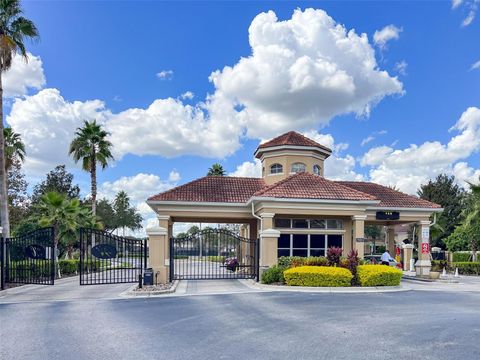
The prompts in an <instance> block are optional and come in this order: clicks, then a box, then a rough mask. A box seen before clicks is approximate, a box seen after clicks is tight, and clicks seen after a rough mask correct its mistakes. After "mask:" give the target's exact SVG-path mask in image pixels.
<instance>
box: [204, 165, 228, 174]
mask: <svg viewBox="0 0 480 360" xmlns="http://www.w3.org/2000/svg"><path fill="white" fill-rule="evenodd" d="M207 176H225V170H224V169H223V166H222V165H220V164H219V163H215V164H213V165H212V166H211V167H210V168H209V169H208V173H207Z"/></svg>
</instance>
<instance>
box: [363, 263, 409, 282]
mask: <svg viewBox="0 0 480 360" xmlns="http://www.w3.org/2000/svg"><path fill="white" fill-rule="evenodd" d="M402 275H403V273H402V271H401V270H398V269H394V268H392V267H390V266H385V265H359V266H357V276H358V281H359V283H360V286H397V285H400V280H401V279H402Z"/></svg>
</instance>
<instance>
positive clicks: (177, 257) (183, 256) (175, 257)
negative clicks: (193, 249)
mask: <svg viewBox="0 0 480 360" xmlns="http://www.w3.org/2000/svg"><path fill="white" fill-rule="evenodd" d="M173 258H174V259H175V260H185V259H188V255H173Z"/></svg>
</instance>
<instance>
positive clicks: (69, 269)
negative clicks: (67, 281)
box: [58, 259, 80, 275]
mask: <svg viewBox="0 0 480 360" xmlns="http://www.w3.org/2000/svg"><path fill="white" fill-rule="evenodd" d="M79 265H80V261H79V260H75V259H73V260H58V266H59V267H60V273H61V274H62V275H72V274H76V273H77V271H78V267H79Z"/></svg>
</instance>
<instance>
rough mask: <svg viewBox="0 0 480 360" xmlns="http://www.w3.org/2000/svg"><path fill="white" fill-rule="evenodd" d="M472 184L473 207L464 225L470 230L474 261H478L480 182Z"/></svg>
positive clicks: (471, 197)
mask: <svg viewBox="0 0 480 360" xmlns="http://www.w3.org/2000/svg"><path fill="white" fill-rule="evenodd" d="M469 184H470V190H471V191H472V193H471V195H470V199H471V207H470V211H469V212H468V214H466V217H465V222H464V226H465V227H466V228H467V229H468V230H469V236H470V249H471V250H472V261H477V251H478V243H479V240H480V183H479V184H472V183H469Z"/></svg>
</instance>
